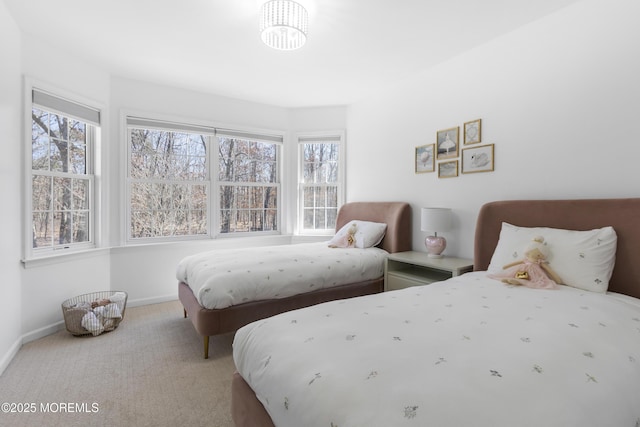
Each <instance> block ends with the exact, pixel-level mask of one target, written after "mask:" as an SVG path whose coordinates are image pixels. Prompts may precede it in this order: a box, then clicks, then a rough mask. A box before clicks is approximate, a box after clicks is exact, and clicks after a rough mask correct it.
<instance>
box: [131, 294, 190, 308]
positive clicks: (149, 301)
mask: <svg viewBox="0 0 640 427" xmlns="http://www.w3.org/2000/svg"><path fill="white" fill-rule="evenodd" d="M177 299H178V296H177V295H175V294H173V295H164V296H160V297H153V298H138V299H133V300H131V299H129V300H127V307H139V306H141V305H150V304H160V303H161V302H169V301H175V300H177Z"/></svg>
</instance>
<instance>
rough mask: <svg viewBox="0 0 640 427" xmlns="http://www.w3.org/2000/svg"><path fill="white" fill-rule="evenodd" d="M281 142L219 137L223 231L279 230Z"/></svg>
mask: <svg viewBox="0 0 640 427" xmlns="http://www.w3.org/2000/svg"><path fill="white" fill-rule="evenodd" d="M278 151H279V145H278V144H275V143H272V142H262V141H258V140H252V139H245V138H234V137H232V136H225V135H224V134H221V135H219V136H218V189H219V190H218V191H219V194H220V221H219V222H220V229H219V232H220V233H237V232H246V231H277V230H278V229H279V227H278V220H279V215H278V206H279V203H278V194H279V191H278V190H279V188H280V184H279V173H278V172H279V171H278Z"/></svg>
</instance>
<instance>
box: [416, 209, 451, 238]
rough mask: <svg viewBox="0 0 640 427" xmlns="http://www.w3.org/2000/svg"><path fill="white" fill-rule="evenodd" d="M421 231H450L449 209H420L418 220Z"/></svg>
mask: <svg viewBox="0 0 640 427" xmlns="http://www.w3.org/2000/svg"><path fill="white" fill-rule="evenodd" d="M420 229H421V230H422V231H433V232H436V233H437V232H439V231H448V230H450V229H451V209H449V208H422V215H421V218H420Z"/></svg>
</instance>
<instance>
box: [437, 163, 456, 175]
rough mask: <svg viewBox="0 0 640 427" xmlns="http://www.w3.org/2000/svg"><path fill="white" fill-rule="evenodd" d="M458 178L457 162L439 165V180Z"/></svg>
mask: <svg viewBox="0 0 640 427" xmlns="http://www.w3.org/2000/svg"><path fill="white" fill-rule="evenodd" d="M456 176H458V161H457V160H449V161H448V162H439V163H438V178H455V177H456Z"/></svg>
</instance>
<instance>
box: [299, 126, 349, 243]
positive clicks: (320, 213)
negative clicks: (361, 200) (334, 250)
mask: <svg viewBox="0 0 640 427" xmlns="http://www.w3.org/2000/svg"><path fill="white" fill-rule="evenodd" d="M343 140H344V135H343V134H342V133H336V134H327V135H320V134H319V135H300V136H298V148H299V153H300V154H299V162H300V164H299V170H300V173H299V186H298V187H299V196H298V200H299V218H300V220H299V222H300V223H299V229H300V230H301V231H302V232H303V233H314V232H328V231H333V230H334V229H335V226H336V217H337V215H338V208H339V207H340V206H341V205H342V203H343V197H344V196H343V193H344V191H343V186H344V185H343V181H344V179H343V174H344V167H343V157H344V154H343V152H344V151H343V150H344V143H343Z"/></svg>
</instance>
